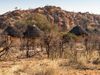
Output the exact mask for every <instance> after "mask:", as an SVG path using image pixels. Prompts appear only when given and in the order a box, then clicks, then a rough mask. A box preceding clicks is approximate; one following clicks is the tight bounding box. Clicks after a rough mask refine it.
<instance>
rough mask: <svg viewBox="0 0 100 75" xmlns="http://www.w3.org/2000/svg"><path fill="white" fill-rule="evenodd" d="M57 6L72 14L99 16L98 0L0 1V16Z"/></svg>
mask: <svg viewBox="0 0 100 75" xmlns="http://www.w3.org/2000/svg"><path fill="white" fill-rule="evenodd" d="M46 5H53V6H59V7H61V8H62V9H63V10H66V11H73V12H90V13H94V14H100V0H0V14H3V13H5V12H8V11H12V10H15V7H18V9H29V8H31V9H32V8H37V7H43V6H46Z"/></svg>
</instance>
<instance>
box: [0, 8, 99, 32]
mask: <svg viewBox="0 0 100 75" xmlns="http://www.w3.org/2000/svg"><path fill="white" fill-rule="evenodd" d="M38 14H39V15H40V16H41V15H42V16H41V17H40V16H38ZM29 16H31V17H29ZM36 16H37V17H38V18H36V19H35V18H34V17H36ZM27 17H28V18H27ZM42 17H43V18H42ZM26 18H27V19H28V22H27V24H36V25H38V24H41V23H42V22H43V21H44V22H43V25H46V24H47V23H49V25H50V26H51V27H52V26H56V27H57V29H58V30H61V31H62V30H70V29H71V28H73V27H74V26H76V25H80V26H81V27H83V28H84V29H88V30H89V31H99V32H100V15H96V14H90V13H88V12H86V13H81V12H78V13H75V12H68V11H65V10H62V9H61V8H60V7H56V6H45V7H39V8H36V9H29V10H15V11H11V12H7V13H5V14H3V15H0V30H4V29H6V27H7V26H11V27H14V28H15V27H16V23H17V25H19V28H17V30H21V26H20V23H18V22H20V21H25V22H24V23H23V24H25V23H26V20H27V19H26ZM37 20H39V23H37V22H38V21H37ZM40 21H42V22H40ZM46 21H48V22H46ZM21 24H22V23H21ZM24 26H25V25H24ZM17 27H18V26H17ZM44 27H45V26H44ZM24 28H25V27H24ZM40 28H41V27H40ZM15 29H16V28H15ZM42 29H43V28H42ZM23 32H24V31H23Z"/></svg>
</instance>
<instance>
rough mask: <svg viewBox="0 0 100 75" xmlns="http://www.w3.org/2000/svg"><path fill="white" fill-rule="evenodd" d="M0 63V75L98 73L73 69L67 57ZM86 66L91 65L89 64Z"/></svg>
mask: <svg viewBox="0 0 100 75" xmlns="http://www.w3.org/2000/svg"><path fill="white" fill-rule="evenodd" d="M0 64H1V65H0V75H100V71H99V70H83V69H75V68H74V67H72V66H69V60H67V59H59V60H48V59H44V60H36V59H23V60H20V61H15V62H14V61H8V62H0ZM80 66H81V65H80ZM86 66H88V67H91V65H86ZM97 66H98V67H100V65H97ZM97 66H95V67H97Z"/></svg>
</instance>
